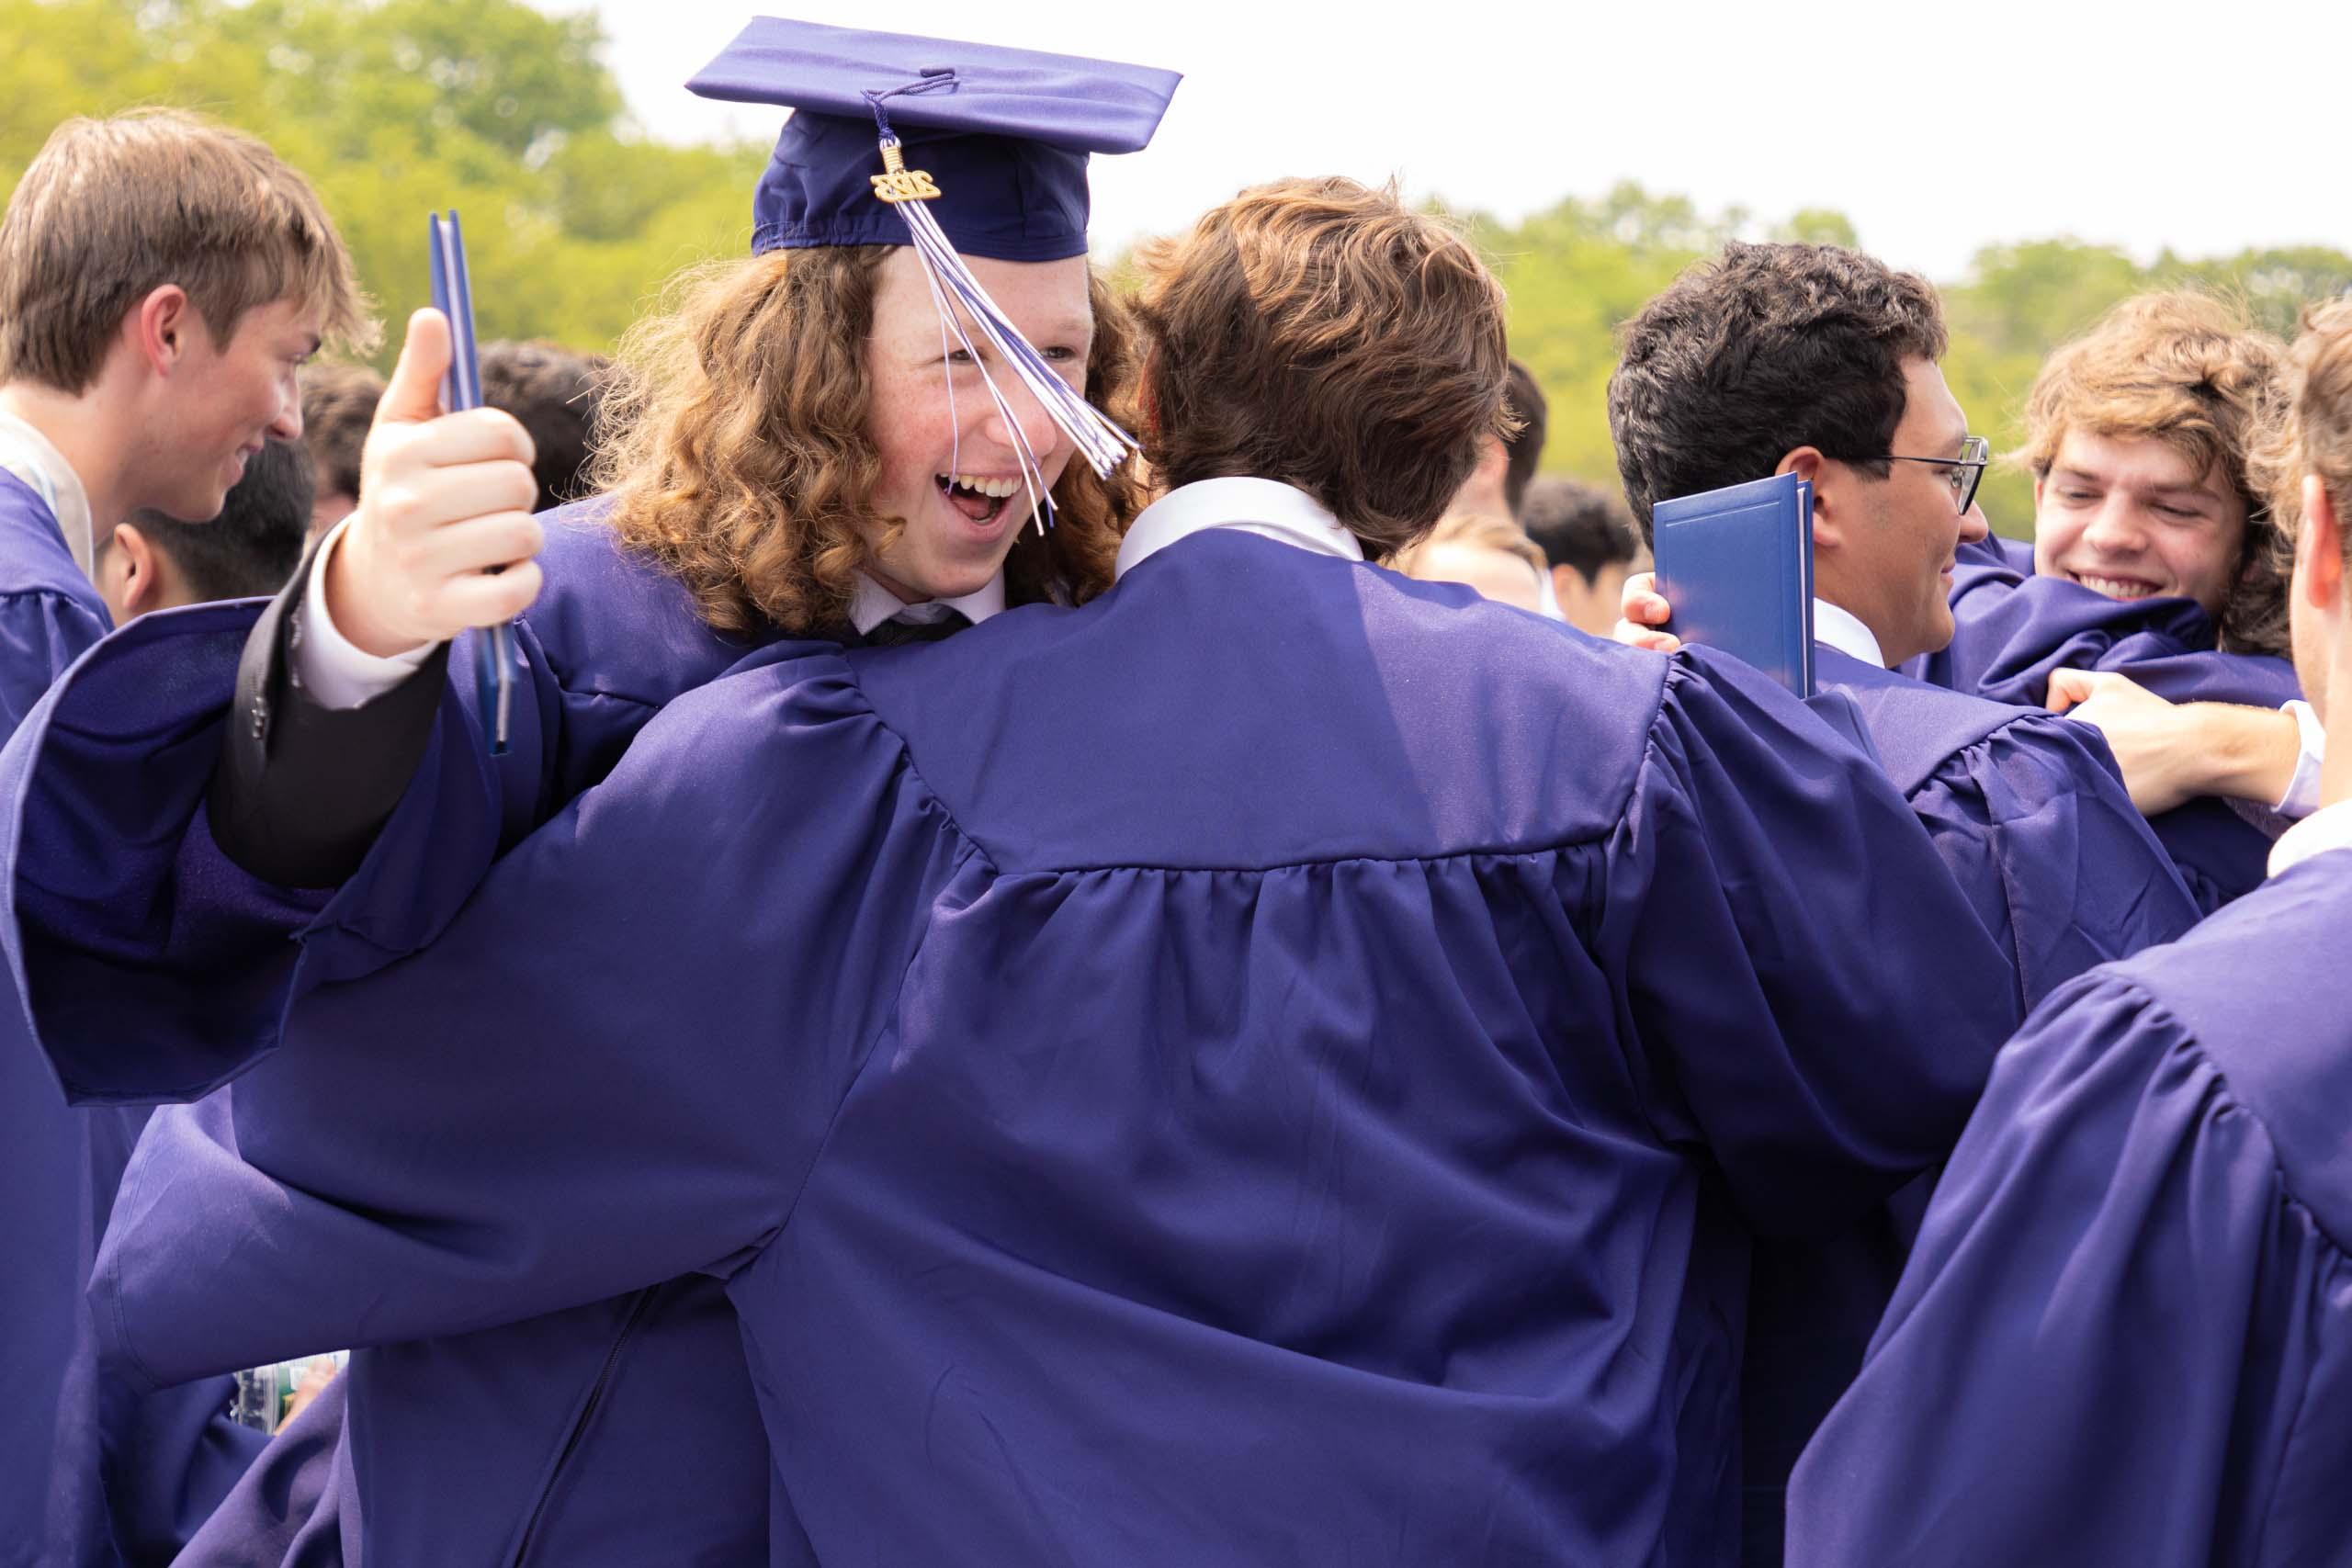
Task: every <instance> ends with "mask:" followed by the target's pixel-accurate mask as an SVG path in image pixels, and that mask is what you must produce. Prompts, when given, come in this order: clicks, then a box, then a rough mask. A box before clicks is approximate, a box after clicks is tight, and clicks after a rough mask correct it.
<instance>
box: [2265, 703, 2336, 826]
mask: <svg viewBox="0 0 2352 1568" xmlns="http://www.w3.org/2000/svg"><path fill="white" fill-rule="evenodd" d="M2282 706H2283V709H2284V711H2285V712H2288V713H2290V714H2293V715H2294V716H2295V730H2296V733H2297V734H2298V735H2300V736H2301V738H2302V750H2301V753H2300V754H2299V755H2298V756H2297V757H2296V758H2295V773H2294V776H2293V777H2292V778H2290V779H2289V780H2288V781H2287V793H2286V794H2285V795H2281V796H2280V797H2279V800H2278V805H2277V806H2275V807H2272V808H2271V809H2272V810H2274V811H2276V812H2278V815H2279V816H2281V817H2291V818H2301V817H2309V816H2310V815H2311V814H2312V812H2314V811H2317V810H2318V809H2319V770H2320V764H2321V763H2322V762H2324V761H2326V760H2327V731H2326V730H2325V729H2324V728H2321V725H2320V721H2319V715H2318V714H2316V713H2314V712H2312V705H2311V704H2309V703H2306V702H2290V703H2286V704H2284V705H2282Z"/></svg>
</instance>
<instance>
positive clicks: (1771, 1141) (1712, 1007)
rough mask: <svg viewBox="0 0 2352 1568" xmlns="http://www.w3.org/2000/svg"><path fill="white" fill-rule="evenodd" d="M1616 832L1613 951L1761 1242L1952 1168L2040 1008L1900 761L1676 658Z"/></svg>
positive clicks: (1693, 1119)
mask: <svg viewBox="0 0 2352 1568" xmlns="http://www.w3.org/2000/svg"><path fill="white" fill-rule="evenodd" d="M1676 657H1677V660H1678V663H1679V667H1678V668H1677V669H1675V670H1674V671H1672V672H1670V673H1669V676H1668V689H1667V693H1666V696H1665V699H1664V702H1663V704H1662V705H1661V708H1660V711H1659V716H1658V719H1657V723H1656V724H1655V726H1654V727H1653V730H1652V746H1651V752H1650V755H1649V758H1648V760H1647V761H1646V762H1645V766H1644V773H1643V778H1642V780H1641V782H1640V783H1639V784H1637V786H1636V789H1635V794H1634V801H1633V803H1632V805H1631V807H1630V809H1629V811H1628V814H1627V818H1626V820H1625V821H1624V823H1623V825H1622V827H1621V830H1620V834H1619V837H1618V839H1617V840H1616V841H1615V842H1614V844H1613V845H1612V846H1611V854H1612V857H1613V858H1614V859H1615V861H1616V862H1617V865H1616V868H1615V870H1614V871H1613V872H1612V879H1611V880H1612V889H1613V891H1612V896H1611V899H1612V908H1611V909H1610V910H1609V911H1608V913H1607V916H1606V918H1605V921H1604V928H1603V937H1602V942H1603V948H1604V953H1606V954H1607V955H1608V956H1609V957H1610V958H1611V961H1613V962H1615V963H1620V964H1623V966H1624V973H1625V974H1626V976H1627V995H1628V1005H1629V1007H1630V1009H1631V1011H1632V1018H1631V1020H1630V1024H1631V1029H1632V1032H1633V1033H1634V1036H1635V1037H1637V1038H1638V1039H1639V1040H1640V1041H1642V1042H1643V1043H1644V1045H1645V1048H1646V1053H1645V1054H1646V1055H1647V1057H1648V1059H1649V1060H1651V1061H1653V1062H1655V1063H1657V1064H1658V1065H1659V1067H1660V1069H1661V1071H1662V1072H1663V1073H1664V1075H1665V1077H1667V1078H1668V1080H1670V1083H1671V1085H1672V1086H1673V1087H1672V1089H1670V1091H1669V1092H1668V1093H1667V1094H1665V1095H1664V1096H1662V1097H1661V1103H1662V1105H1664V1106H1665V1107H1667V1109H1666V1110H1665V1111H1663V1112H1662V1120H1663V1122H1664V1123H1665V1124H1664V1125H1663V1126H1662V1128H1661V1130H1662V1131H1663V1132H1664V1133H1665V1134H1667V1135H1668V1137H1669V1138H1679V1139H1688V1140H1691V1141H1695V1142H1699V1143H1702V1144H1704V1145H1706V1146H1707V1147H1708V1148H1710V1149H1711V1150H1712V1152H1713V1156H1714V1157H1715V1159H1716V1160H1717V1162H1718V1163H1719V1164H1720V1165H1721V1167H1722V1168H1723V1169H1724V1172H1725V1174H1726V1175H1727V1176H1728V1178H1729V1179H1730V1182H1731V1188H1732V1191H1733V1193H1734V1195H1735V1197H1736V1199H1737V1200H1738V1201H1739V1202H1740V1204H1741V1206H1742V1208H1743V1209H1744V1210H1745V1211H1746V1212H1747V1215H1748V1217H1749V1219H1750V1220H1751V1221H1752V1222H1753V1223H1755V1224H1757V1225H1758V1227H1759V1228H1761V1229H1764V1230H1766V1231H1771V1232H1784V1233H1804V1232H1817V1231H1820V1230H1824V1229H1826V1228H1830V1227H1834V1226H1835V1225H1837V1224H1839V1223H1841V1222H1843V1221H1845V1220H1847V1219H1850V1218H1851V1217H1852V1216H1853V1215H1854V1214H1856V1213H1860V1211H1862V1210H1863V1209H1866V1208H1867V1207H1868V1206H1869V1205H1870V1204H1871V1202H1873V1201H1876V1200H1878V1199H1880V1198H1882V1197H1883V1196H1884V1195H1885V1194H1886V1193H1887V1192H1889V1191H1891V1190H1893V1189H1894V1188H1895V1187H1897V1186H1899V1185H1900V1184H1901V1183H1902V1182H1903V1181H1904V1180H1905V1179H1908V1178H1909V1177H1910V1176H1912V1175H1913V1174H1915V1173H1917V1171H1919V1170H1922V1169H1924V1168H1927V1167H1928V1166H1929V1165H1931V1164H1933V1163H1934V1162H1935V1161H1936V1160H1938V1159H1939V1158H1941V1157H1942V1156H1943V1155H1944V1154H1945V1153H1946V1152H1947V1151H1948V1150H1949V1149H1950V1147H1951V1144H1952V1142H1953V1140H1954V1139H1956V1138H1957V1137H1958V1136H1959V1134H1960V1129H1961V1126H1962V1122H1964V1121H1965V1119H1966V1117H1967V1114H1968V1110H1969V1107H1970V1106H1971V1105H1972V1104H1973V1102H1974V1100H1975V1097H1976V1094H1977V1091H1978V1089H1980V1088H1981V1087H1982V1086H1983V1083H1984V1079H1985V1073H1986V1071H1988V1070H1989V1068H1990V1066H1991V1064H1992V1058H1993V1053H1994V1052H1995V1051H1996V1049H1997V1048H1998V1046H1999V1044H2000V1042H2001V1041H2002V1040H2003V1039H2005V1038H2006V1037H2007V1035H2008V1033H2009V1032H2011V1031H2012V1030H2013V1029H2014V1028H2015V1027H2016V1024H2017V1021H2018V1014H2019V1010H2018V1004H2017V999H2016V987H2015V985H2014V984H2013V983H2012V982H2011V980H2010V979H2009V963H2008V960H2007V956H2006V955H2005V954H2004V953H2002V952H2001V950H2000V949H1999V948H1998V947H1997V946H1996V944H1995V942H1994V941H1993V939H1992V937H1991V936H1990V935H1989V934H1988V933H1987V932H1986V931H1985V928H1984V926H1983V925H1982V924H1981V923H1980V922H1979V921H1978V919H1976V917H1975V915H1974V914H1973V912H1972V911H1971V909H1970V908H1969V907H1968V904H1967V902H1966V900H1965V899H1964V898H1963V897H1962V895H1961V893H1960V890H1959V888H1958V887H1957V886H1955V885H1954V883H1953V881H1952V879H1951V876H1950V875H1949V874H1947V873H1946V872H1945V870H1944V868H1943V865H1942V863H1941V862H1940V861H1939V860H1938V858H1937V855H1936V851H1935V848H1934V846H1933V845H1932V844H1931V843H1930V842H1929V841H1928V836H1927V833H1926V831H1925V830H1924V829H1922V828H1921V827H1920V825H1919V822H1918V820H1917V818H1916V817H1914V815H1913V814H1912V811H1911V808H1910V807H1909V806H1908V805H1907V804H1906V803H1905V801H1904V799H1903V797H1902V796H1901V795H1899V794H1897V793H1896V791H1895V789H1894V785H1893V784H1891V783H1890V782H1889V781H1888V779H1887V778H1886V776H1885V774H1884V773H1883V772H1882V771H1881V769H1880V768H1879V766H1878V764H1877V763H1875V762H1874V761H1871V759H1870V758H1869V757H1867V756H1866V755H1864V754H1863V753H1862V752H1861V751H1860V750H1857V749H1855V748H1854V747H1852V746H1851V745H1849V744H1848V743H1847V742H1845V741H1844V740H1842V739H1838V736H1836V735H1835V734H1834V733H1832V732H1831V731H1830V730H1829V729H1828V728H1826V727H1824V726H1823V725H1822V724H1821V723H1820V722H1819V721H1818V720H1817V719H1816V718H1815V716H1813V715H1812V714H1810V713H1808V712H1807V711H1806V710H1805V709H1804V706H1803V705H1801V704H1799V703H1798V702H1797V701H1796V700H1795V699H1794V698H1792V697H1791V696H1789V695H1788V694H1786V693H1784V692H1782V691H1781V689H1780V688H1779V687H1777V686H1775V685H1773V684H1771V683H1770V681H1768V680H1767V679H1766V678H1764V677H1762V676H1759V675H1757V674H1755V673H1754V672H1753V671H1748V670H1747V668H1746V667H1745V666H1743V665H1740V664H1739V663H1737V661H1736V660H1728V659H1722V658H1719V657H1716V656H1714V655H1713V654H1711V653H1709V652H1707V651H1706V650H1704V649H1698V650H1689V651H1686V652H1685V653H1682V654H1679V655H1677V656H1676Z"/></svg>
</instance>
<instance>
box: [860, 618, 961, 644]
mask: <svg viewBox="0 0 2352 1568" xmlns="http://www.w3.org/2000/svg"><path fill="white" fill-rule="evenodd" d="M971 624H972V619H971V617H970V616H969V615H965V614H964V612H963V611H961V610H950V611H948V612H947V614H945V615H941V616H939V617H938V618H937V619H935V620H929V621H910V620H906V619H904V618H902V617H899V616H892V617H891V618H890V619H889V620H887V621H885V622H883V623H882V624H881V625H880V626H876V627H875V628H874V629H873V630H872V631H870V632H867V633H866V634H865V646H866V647H868V648H897V647H899V646H900V645H902V644H905V643H910V642H937V641H938V640H939V639H940V638H941V637H953V636H955V635H956V633H957V632H960V631H962V630H963V629H964V628H965V627H966V626H970V625H971Z"/></svg>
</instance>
